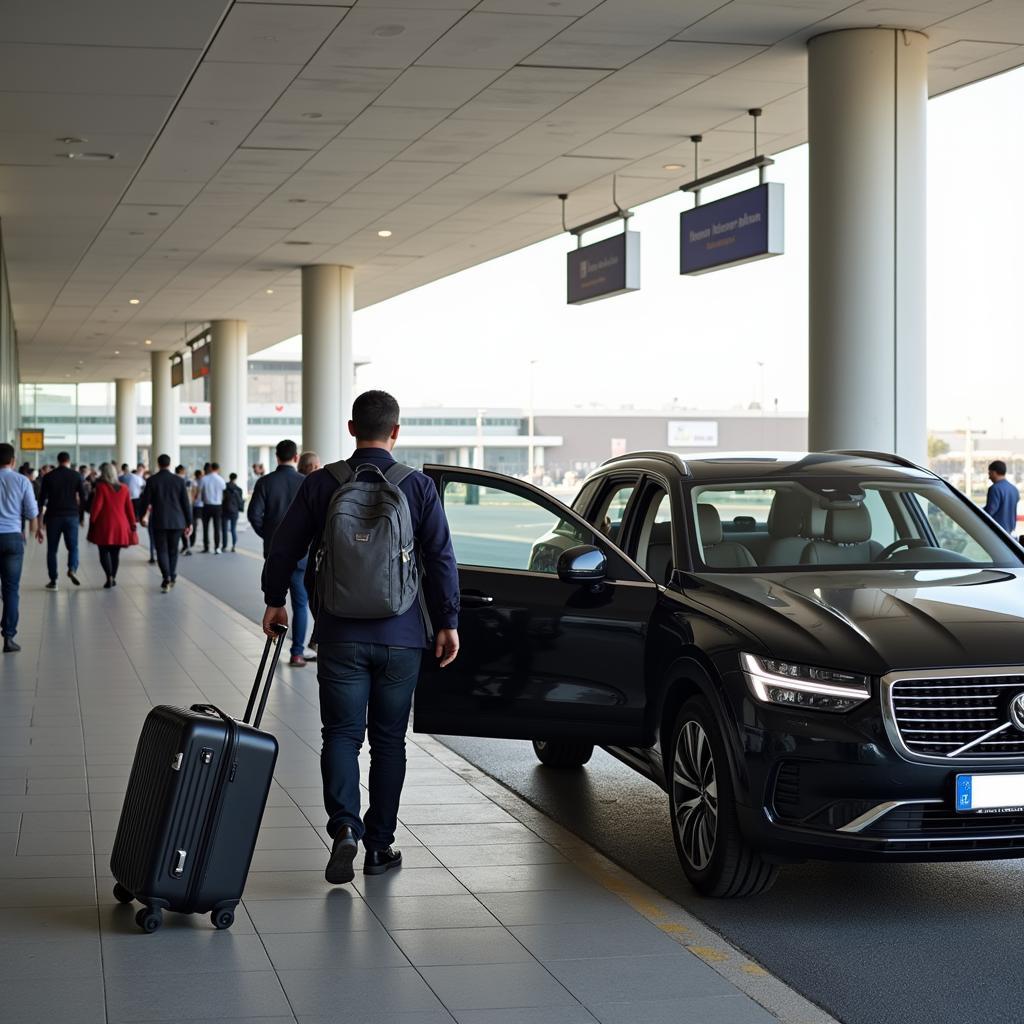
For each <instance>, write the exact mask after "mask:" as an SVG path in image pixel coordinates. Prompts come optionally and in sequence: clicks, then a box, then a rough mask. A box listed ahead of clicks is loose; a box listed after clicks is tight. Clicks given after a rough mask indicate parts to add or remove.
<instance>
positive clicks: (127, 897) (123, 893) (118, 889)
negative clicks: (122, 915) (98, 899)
mask: <svg viewBox="0 0 1024 1024" xmlns="http://www.w3.org/2000/svg"><path fill="white" fill-rule="evenodd" d="M114 899H115V900H117V902H118V903H131V902H132V900H134V899H135V897H134V896H133V895H132V894H131V893H130V892H129V891H128V890H127V889H126V888H125V887H124V886H123V885H122V884H121V883H120V882H116V883H115V884H114Z"/></svg>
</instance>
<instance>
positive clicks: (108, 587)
mask: <svg viewBox="0 0 1024 1024" xmlns="http://www.w3.org/2000/svg"><path fill="white" fill-rule="evenodd" d="M113 585H114V581H113V580H112V579H111V578H110V577H109V576H108V577H107V582H106V583H104V584H103V589H104V590H109V589H110V588H111V587H112V586H113Z"/></svg>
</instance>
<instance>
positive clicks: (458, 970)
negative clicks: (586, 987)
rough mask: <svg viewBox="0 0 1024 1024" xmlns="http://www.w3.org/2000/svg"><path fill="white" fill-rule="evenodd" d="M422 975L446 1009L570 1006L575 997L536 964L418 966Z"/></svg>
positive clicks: (574, 1002) (572, 1004) (573, 1002)
mask: <svg viewBox="0 0 1024 1024" xmlns="http://www.w3.org/2000/svg"><path fill="white" fill-rule="evenodd" d="M420 970H421V973H422V974H423V977H424V978H426V980H427V982H428V984H429V985H430V987H431V988H432V989H433V990H434V991H435V992H436V993H437V995H438V997H439V998H440V999H441V1001H442V1002H443V1003H444V1005H445V1006H447V1007H448V1009H450V1010H486V1009H502V1008H512V1007H520V1006H574V1005H576V999H575V998H574V997H573V996H572V995H571V994H570V993H569V992H568V991H566V989H565V988H564V987H563V986H562V985H561V984H559V983H558V981H556V980H555V979H554V978H553V977H552V976H551V975H550V974H549V973H548V972H547V971H546V970H545V969H544V968H543V967H541V965H540V964H537V963H518V964H472V965H467V966H459V967H422V968H420Z"/></svg>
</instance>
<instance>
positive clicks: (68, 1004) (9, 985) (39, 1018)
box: [0, 971, 107, 1024]
mask: <svg viewBox="0 0 1024 1024" xmlns="http://www.w3.org/2000/svg"><path fill="white" fill-rule="evenodd" d="M0 1012H2V1014H3V1019H4V1020H5V1021H10V1022H11V1024H15V1022H16V1024H54V1022H55V1021H59V1022H60V1024H106V1021H107V1015H106V1012H105V1010H104V1000H103V982H102V979H101V978H100V975H99V972H98V971H97V972H96V974H95V975H94V976H93V977H86V978H79V977H74V976H70V977H62V976H61V975H59V974H55V975H54V976H53V977H51V978H48V979H47V982H46V984H45V985H41V984H40V982H39V979H38V978H35V977H29V978H20V979H9V980H6V981H4V983H3V1009H2V1011H0Z"/></svg>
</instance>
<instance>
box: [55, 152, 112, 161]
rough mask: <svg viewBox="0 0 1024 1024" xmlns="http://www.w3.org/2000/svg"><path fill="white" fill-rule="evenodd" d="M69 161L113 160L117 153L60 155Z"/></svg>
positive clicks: (59, 154)
mask: <svg viewBox="0 0 1024 1024" xmlns="http://www.w3.org/2000/svg"><path fill="white" fill-rule="evenodd" d="M57 155H58V156H62V157H65V158H66V159H68V160H113V159H114V158H115V157H116V156H117V154H116V153H58V154H57Z"/></svg>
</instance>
